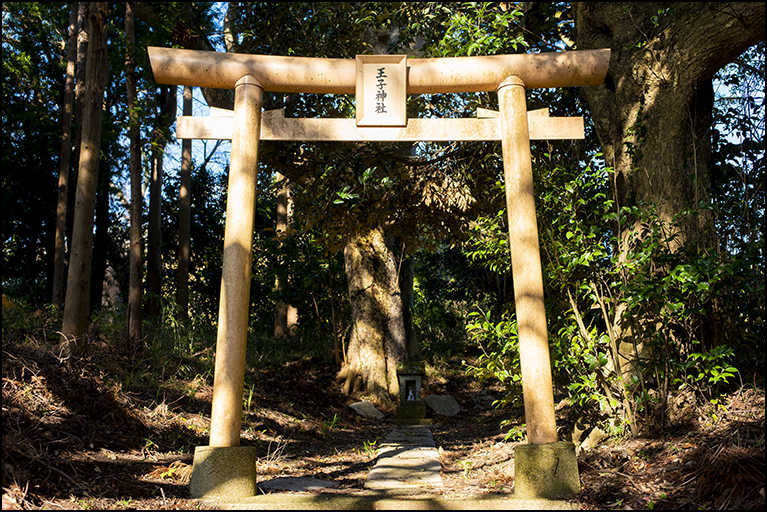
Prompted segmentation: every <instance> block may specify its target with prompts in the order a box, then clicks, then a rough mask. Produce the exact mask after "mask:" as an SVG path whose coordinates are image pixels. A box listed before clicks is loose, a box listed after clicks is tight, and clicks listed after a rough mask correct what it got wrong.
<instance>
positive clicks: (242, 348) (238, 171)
mask: <svg viewBox="0 0 767 512" xmlns="http://www.w3.org/2000/svg"><path fill="white" fill-rule="evenodd" d="M263 93H264V90H263V87H262V86H261V84H260V83H259V82H258V80H256V79H255V78H254V77H253V76H252V75H245V76H243V77H242V78H240V79H239V80H238V81H237V84H236V85H235V88H234V129H233V132H232V153H231V159H230V165H229V183H228V193H227V202H226V228H225V231H224V260H223V270H222V279H221V300H220V304H219V313H218V319H219V320H218V335H217V339H216V366H215V375H214V380H213V403H212V411H211V424H210V445H209V446H198V447H197V448H196V449H195V452H194V468H193V471H192V480H191V482H190V493H191V495H192V496H226V497H228V498H236V497H246V496H255V494H256V448H255V447H252V446H250V447H242V446H240V427H241V426H242V393H243V388H244V380H245V354H246V346H247V337H248V308H249V306H250V275H251V263H252V254H253V221H254V218H255V211H256V210H255V205H256V193H257V179H258V173H257V166H258V142H259V139H260V135H261V98H262V96H263Z"/></svg>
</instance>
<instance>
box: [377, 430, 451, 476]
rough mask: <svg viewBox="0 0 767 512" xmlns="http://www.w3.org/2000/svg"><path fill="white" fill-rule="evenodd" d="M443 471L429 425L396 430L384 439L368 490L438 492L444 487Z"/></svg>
mask: <svg viewBox="0 0 767 512" xmlns="http://www.w3.org/2000/svg"><path fill="white" fill-rule="evenodd" d="M440 469H441V464H440V462H439V451H438V450H437V449H436V448H435V445H434V438H433V437H432V435H431V429H430V428H429V427H428V426H425V425H407V426H401V427H397V428H395V429H394V430H393V431H392V432H391V433H390V434H389V435H387V436H386V437H385V438H384V441H383V443H382V444H381V447H380V448H379V450H378V460H377V461H376V464H375V466H373V469H372V470H371V471H370V474H369V475H368V478H367V480H366V481H365V488H366V489H374V490H398V489H402V490H416V489H418V490H428V489H435V490H438V489H440V488H441V487H442V486H443V484H442V477H441V476H440V474H439V471H440Z"/></svg>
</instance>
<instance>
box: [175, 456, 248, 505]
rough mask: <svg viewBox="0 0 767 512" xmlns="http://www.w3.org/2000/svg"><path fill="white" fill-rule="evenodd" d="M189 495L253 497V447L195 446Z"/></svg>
mask: <svg viewBox="0 0 767 512" xmlns="http://www.w3.org/2000/svg"><path fill="white" fill-rule="evenodd" d="M189 494H190V495H191V496H192V497H193V498H202V497H206V498H225V499H239V498H247V497H250V496H255V495H256V447H255V446H198V447H196V448H195V450H194V466H193V467H192V480H191V482H190V484H189Z"/></svg>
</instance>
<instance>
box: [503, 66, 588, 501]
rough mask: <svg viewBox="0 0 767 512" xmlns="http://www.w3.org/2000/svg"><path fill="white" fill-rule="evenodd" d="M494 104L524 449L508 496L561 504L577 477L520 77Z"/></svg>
mask: <svg viewBox="0 0 767 512" xmlns="http://www.w3.org/2000/svg"><path fill="white" fill-rule="evenodd" d="M498 106H499V111H500V119H501V145H502V149H503V174H504V183H505V189H506V208H507V211H508V216H509V242H510V243H509V247H510V249H511V269H512V275H513V278H514V301H515V303H516V312H517V334H518V336H519V364H520V368H521V371H522V393H523V395H524V404H525V421H526V423H527V439H528V443H529V444H526V445H519V446H517V448H516V452H515V475H514V479H515V490H514V495H515V496H516V497H520V498H550V499H555V498H564V497H567V496H570V495H571V494H574V493H577V492H579V491H580V478H579V476H578V462H577V460H576V457H575V445H574V444H573V443H570V442H557V426H556V421H555V419H554V389H553V386H552V380H551V359H550V357H549V342H548V334H547V328H546V312H545V309H544V304H543V274H542V271H541V257H540V249H539V246H538V224H537V221H536V215H535V197H534V194H533V166H532V161H531V158H530V136H529V131H528V125H527V104H526V101H525V83H524V82H523V81H522V79H520V78H519V77H517V76H510V77H508V78H507V79H506V80H504V81H503V82H501V84H500V85H499V86H498Z"/></svg>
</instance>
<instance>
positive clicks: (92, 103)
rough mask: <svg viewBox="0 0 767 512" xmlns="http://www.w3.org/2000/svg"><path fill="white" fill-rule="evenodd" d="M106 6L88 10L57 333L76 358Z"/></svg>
mask: <svg viewBox="0 0 767 512" xmlns="http://www.w3.org/2000/svg"><path fill="white" fill-rule="evenodd" d="M107 9H108V5H107V3H106V2H91V3H90V4H89V5H88V13H87V19H88V25H89V27H90V30H89V31H88V32H89V35H90V42H89V45H88V57H87V63H86V79H85V81H86V85H85V106H84V112H83V126H82V142H81V148H80V165H79V171H78V178H77V194H76V200H75V208H74V210H75V216H74V225H73V235H72V251H71V257H70V264H69V274H68V277H67V292H66V301H65V303H64V320H63V322H62V327H61V332H62V333H63V334H64V336H65V337H66V338H67V341H68V342H69V343H70V344H71V345H70V350H72V352H73V353H74V354H76V355H79V354H82V353H83V352H84V350H85V348H86V343H87V340H86V338H85V336H84V335H85V334H86V332H87V330H88V320H89V316H90V278H91V256H92V254H91V250H92V245H93V211H94V206H95V200H96V185H97V183H98V172H99V150H100V147H101V114H102V105H103V101H104V76H105V74H106V68H107V45H106V26H107V24H106V18H107Z"/></svg>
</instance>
